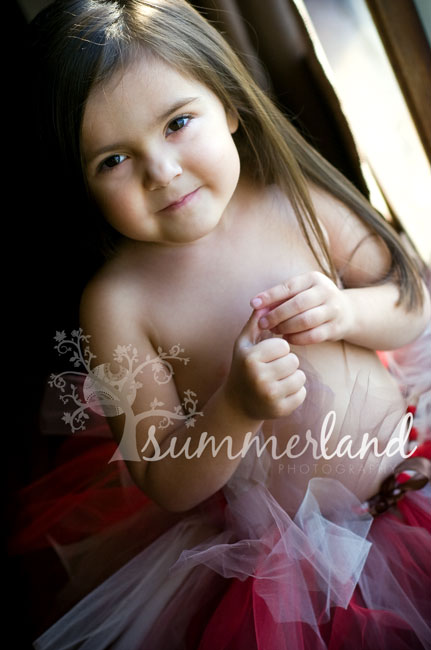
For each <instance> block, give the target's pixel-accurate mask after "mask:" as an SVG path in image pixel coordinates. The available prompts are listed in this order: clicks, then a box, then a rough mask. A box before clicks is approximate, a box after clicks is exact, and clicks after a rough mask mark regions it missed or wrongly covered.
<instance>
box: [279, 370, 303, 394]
mask: <svg viewBox="0 0 431 650" xmlns="http://www.w3.org/2000/svg"><path fill="white" fill-rule="evenodd" d="M306 379H307V378H306V376H305V374H304V373H303V372H302V370H297V371H296V372H294V373H293V374H292V375H290V376H289V377H285V378H284V379H281V380H280V381H279V382H278V388H279V390H280V395H282V396H283V397H289V395H294V394H295V393H297V392H298V391H299V390H301V388H302V387H303V386H304V385H305V382H306Z"/></svg>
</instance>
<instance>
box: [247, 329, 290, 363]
mask: <svg viewBox="0 0 431 650" xmlns="http://www.w3.org/2000/svg"><path fill="white" fill-rule="evenodd" d="M252 354H253V359H254V360H255V361H260V362H261V363H268V364H269V363H272V362H274V361H276V360H277V359H284V358H285V357H287V356H288V355H289V354H291V352H290V346H289V343H288V342H287V341H286V340H285V339H283V338H281V337H276V336H273V337H272V338H269V339H264V340H263V341H259V342H258V343H256V345H255V346H254V350H253V352H252Z"/></svg>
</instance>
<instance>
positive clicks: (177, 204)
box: [159, 187, 200, 212]
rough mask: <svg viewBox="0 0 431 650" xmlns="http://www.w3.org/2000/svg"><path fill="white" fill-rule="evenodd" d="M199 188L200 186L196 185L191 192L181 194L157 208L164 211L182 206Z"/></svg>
mask: <svg viewBox="0 0 431 650" xmlns="http://www.w3.org/2000/svg"><path fill="white" fill-rule="evenodd" d="M199 189H200V188H199V187H198V188H197V189H196V190H193V192H189V194H184V195H183V196H181V197H180V198H179V199H177V200H176V201H173V202H172V203H169V204H168V205H167V206H166V207H164V208H162V209H161V210H159V212H165V211H167V210H176V209H178V208H182V207H183V205H186V204H187V203H188V202H189V201H191V200H192V199H193V197H194V196H195V195H196V194H197V192H198V191H199Z"/></svg>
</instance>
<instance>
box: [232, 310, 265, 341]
mask: <svg viewBox="0 0 431 650" xmlns="http://www.w3.org/2000/svg"><path fill="white" fill-rule="evenodd" d="M267 311H268V309H254V310H253V311H252V312H251V315H250V318H249V319H248V321H247V322H246V324H245V325H244V327H243V328H242V330H241V333H240V335H239V336H238V338H237V342H238V345H239V346H240V347H250V346H251V345H256V343H259V341H261V340H262V339H263V338H264V337H263V336H262V335H263V332H262V330H261V329H260V327H259V319H260V318H261V317H262V316H263V314H264V313H266V312H267Z"/></svg>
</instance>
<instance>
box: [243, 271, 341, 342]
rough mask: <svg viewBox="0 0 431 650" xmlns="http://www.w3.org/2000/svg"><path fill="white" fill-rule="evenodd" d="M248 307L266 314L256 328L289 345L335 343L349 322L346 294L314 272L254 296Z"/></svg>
mask: <svg viewBox="0 0 431 650" xmlns="http://www.w3.org/2000/svg"><path fill="white" fill-rule="evenodd" d="M251 305H252V306H253V307H255V308H256V307H258V308H259V310H263V309H265V310H266V311H267V313H265V314H264V315H263V316H262V317H261V318H260V320H259V327H261V328H262V329H269V330H271V332H273V333H274V334H283V336H284V337H285V338H287V340H288V341H289V343H291V344H292V345H309V344H310V343H322V342H323V341H339V340H341V339H343V338H345V337H346V335H347V333H348V332H349V330H350V328H351V321H352V318H353V317H352V310H351V306H350V304H349V298H348V295H347V294H346V292H345V291H344V290H342V289H339V288H338V287H337V286H336V285H335V283H334V282H333V281H332V280H331V279H330V278H328V277H327V276H326V275H324V274H323V273H320V272H318V271H312V272H311V273H304V274H303V275H297V276H295V277H293V278H290V279H289V280H287V281H286V282H283V283H282V284H278V285H277V286H275V287H272V288H271V289H268V290H267V291H263V292H262V293H259V294H257V296H255V298H253V299H252V300H251Z"/></svg>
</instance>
